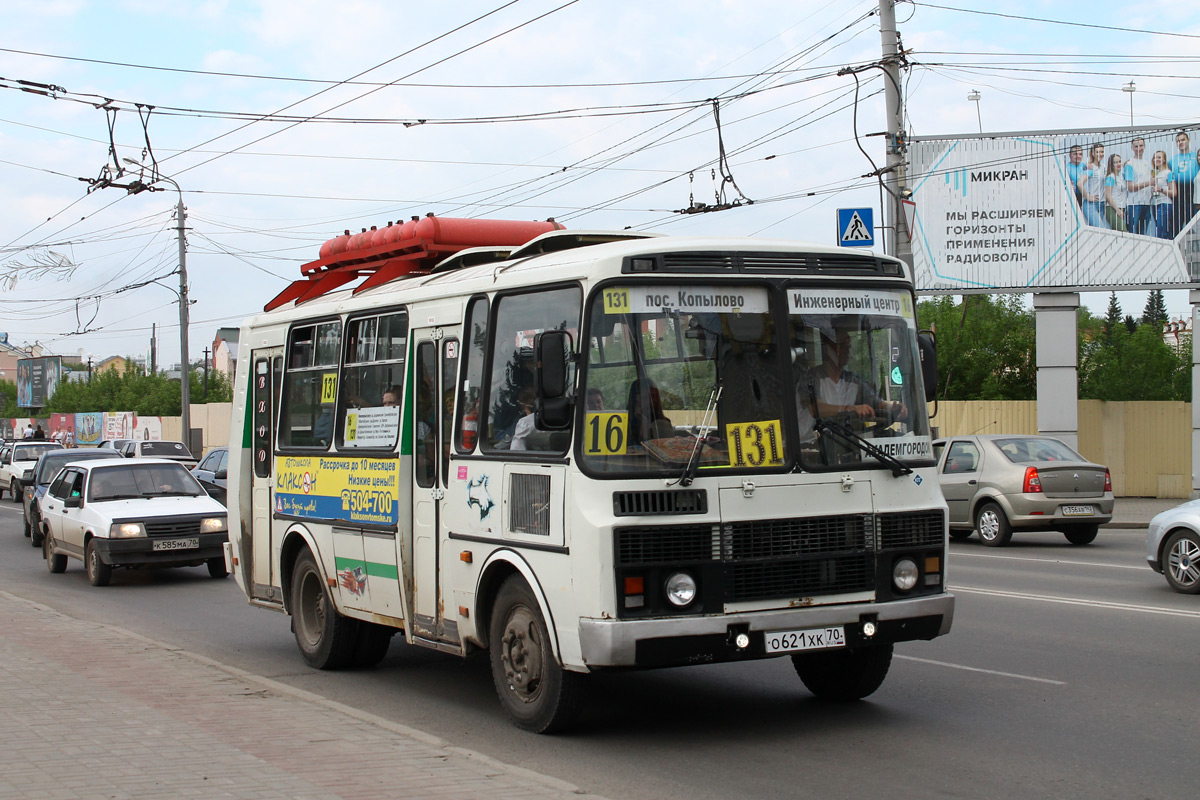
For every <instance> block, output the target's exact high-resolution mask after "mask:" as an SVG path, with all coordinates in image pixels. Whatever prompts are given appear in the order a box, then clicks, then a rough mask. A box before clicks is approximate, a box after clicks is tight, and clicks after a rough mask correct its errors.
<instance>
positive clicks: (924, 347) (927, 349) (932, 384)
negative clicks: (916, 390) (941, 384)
mask: <svg viewBox="0 0 1200 800" xmlns="http://www.w3.org/2000/svg"><path fill="white" fill-rule="evenodd" d="M917 348H918V349H919V350H920V351H921V378H922V379H923V380H924V382H925V399H926V400H930V401H932V400H936V399H937V384H938V367H937V339H935V338H934V335H933V331H921V332H920V333H918V334H917Z"/></svg>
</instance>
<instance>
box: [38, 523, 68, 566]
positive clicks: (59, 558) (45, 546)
mask: <svg viewBox="0 0 1200 800" xmlns="http://www.w3.org/2000/svg"><path fill="white" fill-rule="evenodd" d="M51 544H52V540H51V539H50V534H48V533H47V534H46V535H45V536H44V537H43V538H42V556H44V557H45V559H46V569H48V570H50V571H51V572H53V573H54V574H55V575H58V574H60V573H63V572H66V571H67V557H66V556H65V555H63V554H62V553H52V552H51Z"/></svg>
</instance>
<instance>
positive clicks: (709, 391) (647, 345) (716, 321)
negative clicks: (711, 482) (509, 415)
mask: <svg viewBox="0 0 1200 800" xmlns="http://www.w3.org/2000/svg"><path fill="white" fill-rule="evenodd" d="M785 302H786V304H787V309H788V312H789V313H788V314H787V317H786V321H787V322H786V325H785V326H783V327H782V329H781V327H780V324H779V323H778V321H777V320H779V319H781V318H783V315H782V314H777V313H775V312H776V309H778V310H779V311H782V308H780V306H782V304H783V303H785ZM859 304H861V305H859ZM831 309H839V310H842V311H843V312H848V311H849V310H850V309H854V310H855V312H856V313H839V314H836V315H834V314H831ZM859 309H861V311H860V310H859ZM912 309H913V305H912V296H911V294H910V293H908V292H906V291H901V290H873V291H866V292H864V291H863V290H857V291H850V290H845V291H837V290H832V289H821V290H814V289H798V288H793V289H786V290H784V291H779V290H777V289H774V288H772V287H769V286H765V285H763V286H757V285H749V284H740V285H739V284H711V285H700V284H692V285H688V286H681V285H670V284H668V285H662V284H658V285H633V284H631V285H621V286H618V287H606V288H604V289H601V290H600V291H598V292H597V293H596V294H595V296H594V297H593V298H592V301H591V303H590V308H589V323H588V324H589V327H588V331H589V340H588V349H587V363H586V373H585V376H584V380H583V387H582V391H581V393H580V398H581V402H583V403H584V406H585V408H584V416H583V420H584V424H583V428H582V431H581V437H582V442H581V445H580V446H581V451H582V456H583V463H584V464H585V465H586V466H587V467H588V468H590V469H591V470H593V471H596V472H609V473H612V472H619V473H629V472H650V473H653V474H662V475H667V476H670V475H678V476H683V475H684V474H685V473H704V472H709V471H714V470H739V471H744V470H779V469H784V468H787V467H788V466H795V465H796V464H797V462H799V466H800V467H801V468H803V469H813V470H820V469H829V468H834V467H838V468H841V467H845V466H847V465H850V464H854V465H863V466H868V467H878V466H879V465H880V462H881V460H882V459H887V458H889V457H891V458H892V460H893V461H894V460H895V458H900V459H901V460H908V459H915V460H925V461H928V460H929V459H930V458H931V457H932V450H931V447H930V442H929V427H928V420H927V417H926V412H925V399H924V393H923V388H922V384H921V381H920V371H919V369H917V365H918V364H919V359H918V356H917V349H916V327H915V317H914V314H913V311H912ZM839 337H840V338H839ZM826 340H829V341H831V342H833V343H834V344H835V345H838V344H839V342H840V341H846V342H848V343H849V347H847V348H846V349H845V351H844V352H845V353H846V357H845V358H844V359H843V360H839V358H840V356H839V354H838V353H836V352H834V351H832V350H830V349H829V348H828V347H823V344H822V343H823V342H825V341H826ZM835 367H836V368H837V369H836V370H835ZM821 371H823V373H824V374H821ZM814 395H815V396H816V400H815V401H814ZM826 397H828V398H829V400H828V401H826ZM837 401H841V402H837ZM814 402H816V403H817V405H814ZM855 405H857V406H860V407H863V408H861V409H860V413H859V415H858V417H857V419H853V420H852V419H850V418H849V417H848V416H847V415H846V414H845V413H843V412H844V410H845V409H844V408H843V407H848V406H855ZM868 405H869V406H870V407H871V408H870V413H869V414H868V411H867V409H866V408H865V407H866V406H868ZM835 406H836V408H835ZM868 417H869V418H868ZM818 420H820V423H821V424H818ZM835 429H836V430H835ZM864 439H865V440H867V442H868V446H867V447H866V448H864V447H863V445H862V444H861V440H864ZM870 445H874V446H875V449H876V450H877V451H878V454H877V455H872V454H871V453H870V452H869V450H870Z"/></svg>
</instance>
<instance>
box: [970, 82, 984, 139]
mask: <svg viewBox="0 0 1200 800" xmlns="http://www.w3.org/2000/svg"><path fill="white" fill-rule="evenodd" d="M981 97H983V95H981V94H980V93H979V90H978V89H972V90H971V93H970V94H968V95H967V99H968V100H970V101H971V102H972V103H974V104H975V120H976V121H977V122H978V123H979V132H980V133H983V116H982V115H981V114H980V113H979V99H980V98H981Z"/></svg>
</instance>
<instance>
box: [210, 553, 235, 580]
mask: <svg viewBox="0 0 1200 800" xmlns="http://www.w3.org/2000/svg"><path fill="white" fill-rule="evenodd" d="M205 563H206V564H207V566H208V574H209V577H212V578H224V577H225V576H226V575H228V574H229V570H227V569H225V556H216V557H214V558H210V559H209V560H208V561H207V562H205Z"/></svg>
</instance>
